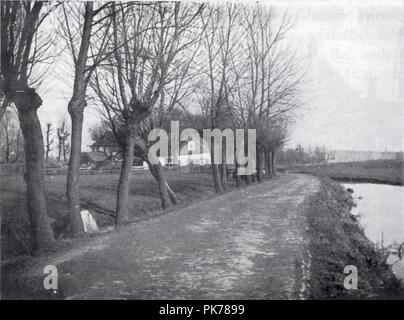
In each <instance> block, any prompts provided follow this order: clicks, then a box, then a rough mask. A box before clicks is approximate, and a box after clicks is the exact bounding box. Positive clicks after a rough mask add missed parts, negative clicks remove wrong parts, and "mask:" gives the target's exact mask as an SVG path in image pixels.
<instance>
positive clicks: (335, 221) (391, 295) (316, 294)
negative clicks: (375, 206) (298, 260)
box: [308, 178, 404, 299]
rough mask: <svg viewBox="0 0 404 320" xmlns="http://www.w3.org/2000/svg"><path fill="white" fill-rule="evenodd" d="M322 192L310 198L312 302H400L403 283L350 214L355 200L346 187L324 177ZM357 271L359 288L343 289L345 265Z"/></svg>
mask: <svg viewBox="0 0 404 320" xmlns="http://www.w3.org/2000/svg"><path fill="white" fill-rule="evenodd" d="M321 182H322V183H321V186H320V191H319V192H318V193H317V194H316V195H314V196H312V197H311V199H309V204H308V206H309V210H308V233H309V235H310V249H309V251H310V256H311V268H310V296H309V298H311V299H378V298H379V299H380V298H386V299H399V298H403V297H404V295H403V290H402V288H401V287H400V282H399V280H397V279H396V278H395V277H394V274H393V273H392V271H391V267H390V266H389V265H387V263H386V259H385V257H384V256H383V254H382V253H381V252H380V251H378V249H376V247H375V246H374V245H373V243H372V242H371V241H370V240H369V239H368V238H367V237H366V236H365V234H364V231H363V229H362V227H361V226H360V225H359V223H358V221H357V219H356V217H355V216H353V215H352V214H351V213H350V210H351V208H352V206H353V199H352V197H351V195H350V194H349V193H347V192H346V191H345V190H344V188H343V187H342V186H341V185H339V184H338V183H336V182H333V181H331V180H330V179H328V178H321ZM347 265H353V266H355V267H356V268H357V270H358V289H357V290H347V289H345V288H344V286H343V283H344V279H345V277H346V276H347V275H346V274H344V273H343V270H344V268H345V266H347Z"/></svg>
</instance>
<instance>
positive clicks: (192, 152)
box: [83, 133, 211, 169]
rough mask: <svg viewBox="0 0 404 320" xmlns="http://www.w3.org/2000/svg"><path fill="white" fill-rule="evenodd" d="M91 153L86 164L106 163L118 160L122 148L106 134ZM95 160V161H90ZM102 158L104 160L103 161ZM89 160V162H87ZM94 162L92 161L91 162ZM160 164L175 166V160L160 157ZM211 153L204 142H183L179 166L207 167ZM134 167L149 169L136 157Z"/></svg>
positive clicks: (95, 144) (92, 145)
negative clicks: (108, 160)
mask: <svg viewBox="0 0 404 320" xmlns="http://www.w3.org/2000/svg"><path fill="white" fill-rule="evenodd" d="M90 148H91V152H87V153H83V154H85V160H84V163H87V162H91V163H98V162H100V161H105V160H106V159H107V158H116V157H117V155H118V153H119V151H120V147H119V145H118V143H117V142H116V139H115V137H114V136H113V134H112V133H111V134H106V135H104V136H102V137H101V138H99V139H98V140H97V141H95V142H94V143H93V144H91V145H90ZM89 158H95V159H89ZM101 158H102V159H101ZM86 160H87V162H86ZM91 160H92V161H91ZM159 160H160V163H161V164H162V165H163V166H173V165H174V164H173V163H174V159H173V158H172V157H171V156H167V157H159ZM210 162H211V159H210V152H209V150H208V148H207V147H206V145H204V144H203V140H202V139H201V140H200V141H193V140H190V141H182V142H181V143H180V152H179V157H178V164H177V165H180V166H186V165H190V164H196V165H206V164H210ZM133 165H134V166H142V165H143V167H144V168H145V169H147V168H148V165H147V163H145V162H143V163H142V161H141V160H140V159H139V158H137V157H135V159H134V163H133Z"/></svg>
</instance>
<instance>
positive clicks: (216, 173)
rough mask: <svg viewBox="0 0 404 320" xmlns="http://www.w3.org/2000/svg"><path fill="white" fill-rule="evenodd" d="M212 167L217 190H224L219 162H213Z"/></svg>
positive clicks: (217, 191)
mask: <svg viewBox="0 0 404 320" xmlns="http://www.w3.org/2000/svg"><path fill="white" fill-rule="evenodd" d="M211 167H212V174H213V183H214V184H215V191H216V193H221V192H223V187H222V183H221V174H220V168H219V165H218V164H211Z"/></svg>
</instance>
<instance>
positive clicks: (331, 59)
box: [39, 0, 404, 151]
mask: <svg viewBox="0 0 404 320" xmlns="http://www.w3.org/2000/svg"><path fill="white" fill-rule="evenodd" d="M262 2H264V3H265V4H268V3H269V2H270V3H271V4H273V3H275V5H276V6H277V7H279V10H287V11H288V12H290V14H292V15H294V16H296V17H297V20H298V22H297V24H296V26H295V28H294V30H292V34H291V38H290V45H291V46H292V47H294V48H295V49H297V50H298V52H299V55H300V56H301V57H304V58H305V59H304V64H305V65H306V66H307V67H308V70H307V78H308V80H310V81H309V83H308V84H307V85H306V87H305V90H304V92H305V100H306V101H307V103H306V105H305V107H304V108H303V109H302V110H301V111H300V112H299V117H298V119H297V121H296V124H295V126H294V128H293V131H292V133H291V138H290V142H289V145H293V146H294V145H296V144H297V143H300V144H302V145H304V146H306V147H308V146H311V147H312V148H314V147H315V146H326V147H327V148H329V149H333V150H347V149H349V150H354V149H355V150H380V151H384V150H386V149H387V150H390V151H398V150H404V139H403V135H404V133H403V131H404V130H403V127H404V125H403V124H404V103H403V100H404V99H403V97H404V94H401V96H400V94H399V89H398V86H399V83H400V82H399V79H400V77H401V79H403V80H402V82H401V85H402V86H404V75H403V74H401V75H400V67H399V66H400V64H401V72H402V73H403V72H404V67H403V66H402V65H403V64H404V58H401V60H400V58H399V57H400V54H399V52H400V51H399V46H400V44H401V46H403V47H404V39H403V38H404V34H403V28H404V1H402V0H399V1H397V0H384V1H372V0H368V1H358V0H357V1H353V0H350V1H343V0H339V1H327V0H323V1H302V0H294V1H275V2H274V1H262ZM400 32H401V33H400ZM401 50H402V56H404V48H402V49H401ZM54 72H55V73H57V76H56V75H50V77H49V78H48V79H47V81H46V82H47V85H46V87H47V88H48V90H46V91H45V92H43V93H42V99H43V106H42V107H41V108H40V109H39V116H40V119H41V122H42V124H43V125H44V126H45V123H46V122H48V121H50V122H53V123H57V122H58V121H60V120H61V118H62V117H63V116H66V117H67V118H68V114H67V103H68V98H69V95H70V94H71V92H70V89H69V86H68V85H66V84H65V82H64V81H62V80H61V79H63V78H67V75H64V74H63V72H61V71H60V70H59V69H57V68H56V69H54ZM402 90H403V91H404V88H402ZM98 121H99V117H98V116H97V112H96V111H95V110H94V109H93V108H92V107H89V108H87V110H86V112H85V125H84V132H83V133H84V141H83V147H87V146H88V145H89V144H90V138H89V134H88V130H89V128H90V127H91V126H92V125H94V124H95V123H97V122H98Z"/></svg>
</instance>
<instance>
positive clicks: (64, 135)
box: [56, 118, 70, 161]
mask: <svg viewBox="0 0 404 320" xmlns="http://www.w3.org/2000/svg"><path fill="white" fill-rule="evenodd" d="M56 134H57V137H58V156H57V160H58V161H61V159H62V155H63V161H67V157H66V155H67V148H68V145H69V144H68V138H69V136H70V133H69V130H68V128H67V122H66V119H65V118H63V119H62V120H61V123H60V125H59V127H58V128H57V130H56Z"/></svg>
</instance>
